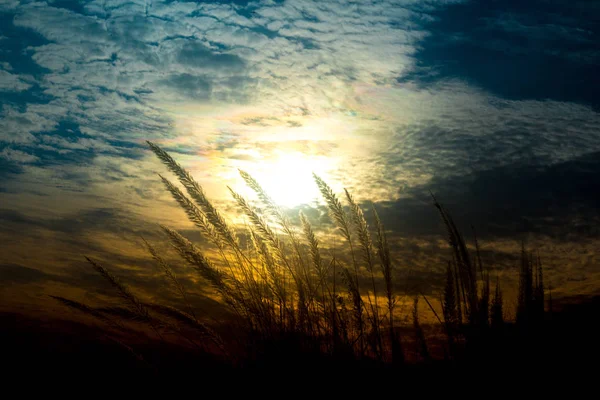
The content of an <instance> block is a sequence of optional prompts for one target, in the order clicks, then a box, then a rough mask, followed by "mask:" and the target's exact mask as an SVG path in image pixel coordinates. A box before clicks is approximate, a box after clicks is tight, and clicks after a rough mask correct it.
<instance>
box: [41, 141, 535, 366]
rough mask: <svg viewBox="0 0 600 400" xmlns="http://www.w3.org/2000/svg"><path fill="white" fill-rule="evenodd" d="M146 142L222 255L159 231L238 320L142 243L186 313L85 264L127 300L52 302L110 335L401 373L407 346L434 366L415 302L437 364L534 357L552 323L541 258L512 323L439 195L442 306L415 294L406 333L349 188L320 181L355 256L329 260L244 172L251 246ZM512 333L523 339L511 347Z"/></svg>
mask: <svg viewBox="0 0 600 400" xmlns="http://www.w3.org/2000/svg"><path fill="white" fill-rule="evenodd" d="M148 145H149V146H150V149H151V150H152V151H153V152H154V154H155V155H156V156H157V157H158V158H159V159H160V160H161V161H162V163H163V164H164V165H165V166H166V167H167V168H168V170H169V171H170V172H171V173H173V174H174V176H175V177H176V178H177V180H178V181H179V183H180V184H181V185H182V186H183V188H184V189H185V191H183V190H181V189H180V188H179V186H176V185H175V184H174V183H173V182H172V181H170V180H169V179H168V178H166V177H164V176H161V175H160V179H161V180H162V182H163V183H164V186H165V188H166V190H167V191H168V192H169V193H170V194H171V195H172V197H173V198H174V200H175V201H176V202H177V203H178V204H179V205H180V206H181V208H182V209H183V210H184V211H185V213H186V214H187V216H188V218H189V219H190V221H191V222H192V223H193V224H194V225H195V226H196V227H197V229H198V230H199V232H200V233H201V234H202V236H203V237H204V238H205V239H206V240H207V241H208V242H210V243H211V244H212V245H214V248H215V249H216V252H215V251H212V252H211V254H217V256H216V257H215V256H212V257H209V256H207V254H208V252H206V251H205V250H203V249H201V248H199V247H197V246H196V245H195V244H193V243H192V242H190V241H189V240H188V239H186V238H185V237H184V236H182V235H181V234H179V233H178V232H176V231H174V230H173V229H170V228H168V227H166V226H161V228H162V230H163V231H164V234H165V237H166V238H167V239H168V241H169V242H170V244H171V245H172V247H173V248H174V249H175V250H176V252H177V253H178V254H179V256H180V257H181V258H182V259H183V260H185V262H187V263H188V264H189V266H191V267H192V268H193V269H194V271H195V273H196V274H197V275H198V277H199V278H200V281H201V282H200V283H199V285H201V289H202V290H205V291H208V292H210V293H211V294H212V295H216V296H217V297H218V298H219V300H220V302H221V303H222V304H223V305H224V306H225V307H226V308H227V309H228V310H229V311H230V312H231V314H232V315H233V316H234V317H233V318H231V321H229V322H227V323H226V324H225V326H215V324H214V323H210V316H208V315H204V313H200V312H199V311H198V310H197V309H195V307H194V305H193V304H192V303H191V302H190V300H189V298H190V296H189V295H188V294H187V292H186V287H185V286H184V285H183V284H182V282H181V281H180V280H179V279H178V271H176V270H174V269H173V268H172V267H171V266H170V265H169V263H168V262H167V261H166V259H165V258H166V257H164V256H163V255H161V254H160V253H159V252H158V251H157V250H156V249H155V248H154V247H153V246H152V245H151V244H150V243H148V242H146V241H145V240H144V243H145V245H146V247H147V250H148V252H149V253H150V255H151V256H152V258H153V259H154V260H155V262H156V264H157V266H158V267H159V268H160V269H161V270H162V272H163V273H164V275H165V277H166V280H167V282H168V284H169V285H171V286H172V289H174V290H173V292H174V293H176V294H177V296H179V304H183V306H182V307H180V308H175V307H171V306H167V305H161V304H153V303H147V302H144V301H142V300H141V299H140V298H138V297H137V296H136V294H135V292H134V291H133V290H131V289H130V288H129V287H128V286H127V285H126V284H125V283H123V282H121V281H120V280H119V279H118V278H117V277H116V276H114V275H113V274H112V273H111V272H109V270H108V269H107V268H105V267H104V266H102V265H100V264H99V263H98V262H97V261H95V260H92V259H89V258H88V261H89V263H90V265H91V266H92V268H93V269H94V270H95V271H96V272H97V273H99V274H100V275H101V276H103V277H104V278H105V279H106V281H107V282H108V283H110V285H111V286H112V287H113V288H114V290H115V293H116V294H118V295H119V296H120V298H121V300H122V306H119V307H103V308H94V307H91V306H88V305H85V304H82V303H79V302H76V301H73V300H70V299H66V298H63V297H58V296H53V297H54V299H56V300H58V301H60V302H61V303H63V304H64V305H66V306H68V307H71V308H74V309H77V310H78V311H80V312H83V313H85V314H88V315H91V316H93V317H95V318H97V319H98V320H100V321H101V322H102V323H103V324H105V325H106V327H107V328H110V330H111V331H112V332H130V331H131V329H132V328H131V326H132V323H133V324H143V325H144V326H146V327H147V328H148V330H149V332H151V334H152V335H153V336H155V337H156V338H158V339H159V340H161V341H163V342H165V341H167V340H168V339H167V337H172V336H173V335H176V336H177V337H178V338H179V339H181V342H182V343H185V344H186V345H187V346H189V348H190V349H193V350H194V351H202V352H208V353H212V354H213V355H214V356H215V357H216V358H215V359H216V360H218V362H221V363H225V364H228V365H234V366H247V365H270V364H273V365H281V362H282V361H283V360H285V362H286V363H292V364H297V363H299V362H301V361H306V362H321V361H323V360H328V361H333V362H337V361H342V362H344V363H348V362H350V363H353V362H356V363H369V365H393V366H403V365H406V363H407V361H406V354H407V352H408V350H407V345H410V347H411V350H410V352H411V354H413V355H416V360H417V362H420V363H423V364H427V363H432V362H434V357H432V353H431V351H430V349H429V346H428V338H427V335H426V334H425V332H424V329H423V327H422V326H421V324H420V322H419V312H418V304H419V301H424V302H425V303H426V304H427V306H428V307H429V309H430V310H431V312H432V313H433V314H434V316H435V318H436V319H437V321H438V322H439V326H440V327H441V330H442V333H443V338H444V339H443V345H442V350H443V355H442V357H441V358H442V360H444V361H445V362H451V363H455V362H461V361H465V360H467V361H468V362H472V361H473V360H482V359H489V360H491V361H490V362H492V363H493V362H494V361H493V360H494V359H495V358H494V357H500V356H502V353H504V352H505V351H506V350H507V348H508V347H510V349H511V350H514V351H516V352H519V354H520V355H521V353H522V352H523V351H531V348H532V347H531V346H530V344H531V342H532V340H530V339H529V338H532V337H537V338H538V339H539V335H540V332H541V331H542V330H541V328H540V327H541V326H543V324H544V320H545V319H546V318H545V310H544V304H545V300H544V284H543V274H542V266H541V262H540V260H539V257H533V255H531V254H528V253H527V252H526V250H525V248H523V250H522V254H521V266H520V277H519V278H520V279H519V290H518V299H517V301H516V303H517V304H518V306H517V311H516V321H515V322H511V323H509V322H507V321H505V312H504V299H503V297H502V290H501V288H500V285H499V282H498V281H496V282H495V283H494V285H493V286H494V287H492V283H491V282H490V271H489V268H488V267H486V266H484V265H483V263H482V260H481V257H480V252H479V244H478V242H477V240H476V239H475V243H474V244H475V246H474V247H475V251H474V254H473V252H470V251H469V250H468V248H467V245H466V243H465V240H464V237H463V235H462V234H461V232H460V231H459V230H458V228H457V227H456V225H455V223H454V221H453V219H452V217H451V216H450V214H449V213H448V211H447V210H446V209H445V208H444V206H442V205H441V204H440V203H439V202H438V201H437V199H436V198H435V197H434V196H433V195H432V202H433V205H434V206H435V207H436V208H437V210H438V211H439V214H440V217H441V219H442V221H443V223H444V225H445V227H446V230H447V240H448V243H449V245H450V248H451V250H452V251H451V255H452V256H451V259H450V260H449V261H448V265H447V271H446V283H445V287H444V289H443V292H442V294H441V299H440V303H441V305H442V310H441V312H438V311H436V310H435V308H434V307H433V305H432V304H431V302H430V300H429V299H428V298H427V297H426V296H424V295H422V294H420V295H418V296H416V297H415V298H414V302H413V309H412V313H411V315H410V316H409V317H411V318H412V324H411V325H412V326H411V327H408V328H407V327H404V326H401V325H402V324H401V323H400V317H399V316H398V315H397V314H398V312H397V311H396V310H395V308H396V304H397V299H398V297H399V294H398V293H395V292H394V287H395V286H396V285H395V284H394V278H393V265H392V258H391V255H390V248H389V244H388V240H387V237H386V231H385V228H384V226H383V224H382V222H381V220H380V218H379V216H378V215H377V211H376V210H375V207H372V208H371V210H370V212H371V213H372V214H373V220H374V226H369V224H368V223H367V220H366V218H365V215H364V213H363V210H362V209H361V207H360V206H359V205H358V203H357V202H356V201H355V200H354V198H353V197H352V195H351V194H350V193H349V192H348V191H347V190H345V192H344V195H343V197H342V200H341V199H340V198H338V197H337V196H336V194H335V193H334V192H333V190H332V189H331V188H330V187H329V186H328V185H327V183H326V182H324V181H323V180H322V179H321V178H319V177H318V176H316V175H314V180H315V184H316V185H317V186H318V188H319V191H320V193H321V195H322V197H323V199H324V201H325V203H326V205H327V208H328V211H329V216H330V218H331V220H332V221H333V222H334V223H335V226H336V227H337V231H338V233H339V234H340V235H341V239H343V246H346V247H345V251H346V252H347V253H348V257H336V256H330V255H327V254H329V253H327V254H326V252H325V251H324V249H323V248H322V246H321V243H320V241H319V239H318V236H317V234H316V233H315V231H314V229H313V226H312V225H311V224H310V222H309V220H308V218H307V217H306V216H305V215H304V214H302V213H300V215H299V220H300V226H293V225H292V221H291V220H290V218H289V217H288V216H287V215H286V214H285V213H284V212H283V211H282V210H281V209H280V208H279V207H278V205H277V204H275V202H274V201H273V200H272V199H271V197H269V195H268V194H267V193H266V192H265V191H264V190H263V189H262V187H261V186H260V184H259V183H258V182H257V181H256V180H254V179H253V178H252V177H251V176H250V175H249V174H248V173H246V172H244V171H240V174H241V177H242V178H243V179H244V181H245V182H246V184H247V185H248V186H249V187H250V188H251V189H252V190H253V191H254V192H255V193H256V195H257V197H258V199H259V201H260V209H259V208H255V207H254V206H253V205H252V204H251V203H250V202H249V201H248V200H247V199H245V198H244V197H242V196H241V195H240V194H238V193H236V192H235V191H233V190H232V189H231V188H229V190H230V192H231V195H232V197H233V199H234V201H235V204H236V206H237V208H238V209H239V211H240V212H241V213H242V214H243V215H244V216H245V218H246V219H247V220H248V221H249V223H248V226H247V227H246V230H247V232H245V233H246V237H247V238H248V240H246V241H245V243H246V244H245V245H242V244H241V243H242V240H240V233H239V232H240V229H239V227H237V226H232V225H231V224H230V223H229V222H228V221H227V220H226V218H225V217H224V216H223V214H222V213H221V212H220V211H219V210H217V209H216V208H215V206H214V205H213V204H212V203H211V201H210V200H209V199H208V198H207V197H206V194H205V192H204V190H203V188H202V186H201V185H200V184H199V183H198V182H196V181H195V180H194V178H193V177H192V176H191V175H190V174H189V173H188V172H187V171H186V170H185V169H183V168H182V167H181V166H180V165H179V164H178V163H177V162H176V161H175V160H174V159H173V158H172V157H171V156H170V155H169V154H168V153H167V152H165V151H164V150H163V149H161V148H160V147H159V146H157V145H156V144H154V143H151V142H148ZM344 203H345V205H344ZM340 253H342V252H341V251H340ZM363 271H366V279H365V273H364V272H363ZM376 277H377V279H376ZM380 277H383V279H380ZM401 332H402V334H401ZM515 332H516V334H515ZM109 336H110V337H111V339H112V340H113V341H114V342H116V343H117V344H119V345H120V346H122V347H123V348H124V349H125V350H126V351H128V352H130V353H131V354H132V355H133V356H135V357H137V358H139V359H140V360H143V357H142V356H141V355H139V354H137V353H136V350H135V347H134V345H128V344H126V343H124V342H123V340H121V339H118V338H116V334H113V335H111V334H109ZM515 337H516V338H519V339H518V340H516V341H515ZM509 343H510V344H509ZM525 347H527V349H525ZM438 359H439V357H438ZM215 362H217V361H215ZM411 362H412V363H414V362H415V357H412V358H411Z"/></svg>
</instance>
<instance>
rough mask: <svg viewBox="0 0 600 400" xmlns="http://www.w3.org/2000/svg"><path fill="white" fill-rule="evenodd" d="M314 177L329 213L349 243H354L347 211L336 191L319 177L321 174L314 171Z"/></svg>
mask: <svg viewBox="0 0 600 400" xmlns="http://www.w3.org/2000/svg"><path fill="white" fill-rule="evenodd" d="M313 177H314V179H315V182H316V183H317V186H318V187H319V191H320V192H321V195H322V196H323V198H324V199H325V202H326V203H327V207H328V209H329V215H330V216H331V218H332V219H333V220H334V222H335V223H336V225H337V227H338V229H339V230H340V231H341V232H342V235H343V236H344V238H345V239H346V240H347V241H348V242H349V243H352V238H351V236H350V226H349V224H348V220H347V218H346V213H345V212H344V207H343V206H342V203H341V202H340V201H339V200H338V198H337V196H336V195H335V193H333V190H331V188H330V187H329V185H327V183H325V181H324V180H323V179H321V178H319V176H317V175H316V174H314V173H313Z"/></svg>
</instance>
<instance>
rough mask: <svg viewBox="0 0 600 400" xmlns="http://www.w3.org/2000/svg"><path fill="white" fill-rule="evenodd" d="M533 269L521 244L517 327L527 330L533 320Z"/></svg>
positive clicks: (523, 245) (529, 258) (523, 244)
mask: <svg viewBox="0 0 600 400" xmlns="http://www.w3.org/2000/svg"><path fill="white" fill-rule="evenodd" d="M532 270H533V268H532V261H531V257H529V255H528V254H527V252H526V250H525V243H521V268H520V272H519V298H518V304H517V325H518V326H519V327H521V328H522V329H527V326H528V325H529V322H530V318H531V311H532V310H531V309H532V304H533V276H532V274H533V271H532Z"/></svg>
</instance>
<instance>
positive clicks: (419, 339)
mask: <svg viewBox="0 0 600 400" xmlns="http://www.w3.org/2000/svg"><path fill="white" fill-rule="evenodd" d="M418 307H419V296H418V295H417V296H415V299H414V300H413V311H412V317H413V329H414V331H415V342H416V345H417V350H418V352H419V355H420V356H421V358H422V359H423V360H425V361H429V360H430V359H431V356H430V353H429V348H428V347H427V341H426V340H425V333H424V332H423V328H422V327H421V323H420V322H419V309H418Z"/></svg>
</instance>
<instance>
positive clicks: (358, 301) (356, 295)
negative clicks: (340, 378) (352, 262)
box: [342, 268, 365, 356]
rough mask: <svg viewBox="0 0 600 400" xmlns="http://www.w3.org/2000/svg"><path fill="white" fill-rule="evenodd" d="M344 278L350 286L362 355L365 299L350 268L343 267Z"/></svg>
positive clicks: (363, 351) (361, 353) (363, 349)
mask: <svg viewBox="0 0 600 400" xmlns="http://www.w3.org/2000/svg"><path fill="white" fill-rule="evenodd" d="M342 279H343V280H344V282H345V283H346V286H347V287H348V292H349V293H350V297H351V299H352V308H353V311H354V312H353V316H354V326H355V327H356V329H357V330H358V341H359V347H360V355H361V356H363V355H364V353H365V337H364V329H365V324H364V321H363V300H362V298H361V297H360V292H359V290H358V286H357V284H356V281H355V280H354V278H353V277H352V275H350V270H349V269H348V268H343V269H342Z"/></svg>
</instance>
